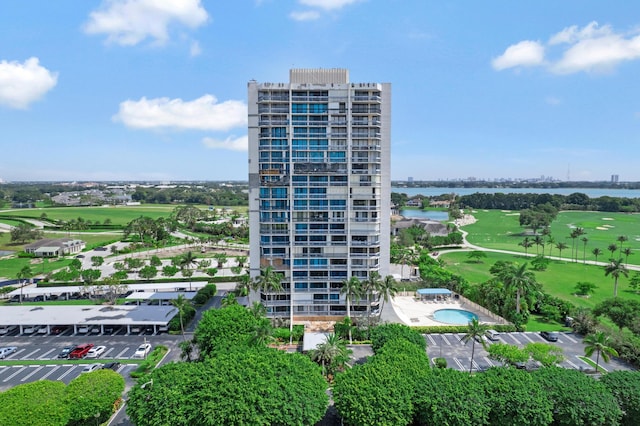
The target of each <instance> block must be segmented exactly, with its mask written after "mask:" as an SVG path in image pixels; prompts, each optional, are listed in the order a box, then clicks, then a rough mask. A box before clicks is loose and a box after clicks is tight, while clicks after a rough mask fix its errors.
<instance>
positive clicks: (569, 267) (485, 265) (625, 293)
mask: <svg viewBox="0 0 640 426" xmlns="http://www.w3.org/2000/svg"><path fill="white" fill-rule="evenodd" d="M486 254H487V257H486V258H485V259H483V260H482V263H474V262H470V261H469V260H468V258H467V253H466V252H452V253H444V254H442V255H441V256H440V257H441V258H442V259H443V260H444V261H445V263H446V265H447V266H446V268H447V269H448V270H450V271H452V272H455V273H457V274H460V275H462V276H463V277H465V278H467V279H468V280H469V281H470V282H472V283H480V282H483V281H486V280H487V279H489V278H490V277H491V274H490V273H489V269H490V268H491V266H492V265H493V264H494V263H495V262H497V261H498V260H508V261H512V262H518V263H522V262H526V261H528V259H527V258H525V257H524V256H517V255H509V254H502V253H492V252H486ZM534 273H535V276H536V280H537V281H538V282H539V283H540V284H542V286H543V288H544V291H545V292H547V293H549V294H551V295H553V296H556V297H559V298H561V299H564V300H567V301H569V302H571V303H573V304H574V305H576V306H583V307H589V308H592V307H593V306H595V305H596V304H597V303H599V302H601V301H603V300H605V299H608V298H610V297H613V278H611V277H605V275H604V268H603V267H602V266H594V265H584V264H582V263H572V262H561V261H551V263H550V264H549V267H548V268H547V270H546V271H542V272H536V271H534ZM579 281H588V282H592V283H594V284H596V285H597V286H598V287H597V288H596V289H595V292H594V293H593V294H592V295H591V296H590V297H589V298H585V297H579V296H575V295H574V292H575V290H574V287H575V285H576V283H577V282H579ZM628 284H629V279H628V278H624V277H621V278H620V280H619V282H618V296H619V297H624V298H629V299H636V300H638V301H640V294H637V293H634V292H632V290H631V289H630V288H629V285H628Z"/></svg>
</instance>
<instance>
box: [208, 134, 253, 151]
mask: <svg viewBox="0 0 640 426" xmlns="http://www.w3.org/2000/svg"><path fill="white" fill-rule="evenodd" d="M202 143H203V144H204V145H205V146H206V147H207V148H211V149H228V150H230V151H247V150H248V149H249V138H248V136H240V137H239V138H236V137H235V136H229V137H228V138H227V139H225V140H223V141H221V140H218V139H213V138H204V139H202Z"/></svg>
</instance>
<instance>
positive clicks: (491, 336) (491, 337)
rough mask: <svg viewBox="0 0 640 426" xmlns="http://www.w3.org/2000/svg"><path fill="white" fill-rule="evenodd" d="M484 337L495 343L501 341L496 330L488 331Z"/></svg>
mask: <svg viewBox="0 0 640 426" xmlns="http://www.w3.org/2000/svg"><path fill="white" fill-rule="evenodd" d="M484 335H485V336H486V337H487V339H489V340H493V341H494V342H495V341H497V340H500V339H499V337H500V333H498V332H497V331H495V330H487V331H485V332H484Z"/></svg>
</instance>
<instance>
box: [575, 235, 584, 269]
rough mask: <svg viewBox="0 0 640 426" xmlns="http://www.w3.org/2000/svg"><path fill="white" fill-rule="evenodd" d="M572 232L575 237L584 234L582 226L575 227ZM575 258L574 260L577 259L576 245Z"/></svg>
mask: <svg viewBox="0 0 640 426" xmlns="http://www.w3.org/2000/svg"><path fill="white" fill-rule="evenodd" d="M573 233H575V235H576V238H578V237H581V236H583V235H584V234H585V232H584V228H580V227H577V228H576V229H574V230H573ZM575 260H576V262H577V261H578V246H576V256H575Z"/></svg>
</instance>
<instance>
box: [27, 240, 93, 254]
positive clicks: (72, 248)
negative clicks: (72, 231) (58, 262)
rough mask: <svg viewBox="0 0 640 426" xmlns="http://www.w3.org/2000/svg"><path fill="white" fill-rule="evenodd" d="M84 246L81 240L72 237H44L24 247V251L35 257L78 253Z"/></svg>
mask: <svg viewBox="0 0 640 426" xmlns="http://www.w3.org/2000/svg"><path fill="white" fill-rule="evenodd" d="M85 246H86V243H85V242H84V241H82V240H75V239H73V238H57V239H51V238H44V239H42V240H38V241H36V242H35V243H31V244H27V245H26V246H25V247H24V251H25V252H26V253H32V254H34V255H35V256H36V257H60V256H66V255H69V254H75V253H80V252H81V251H82V250H83V249H84V248H85Z"/></svg>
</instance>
